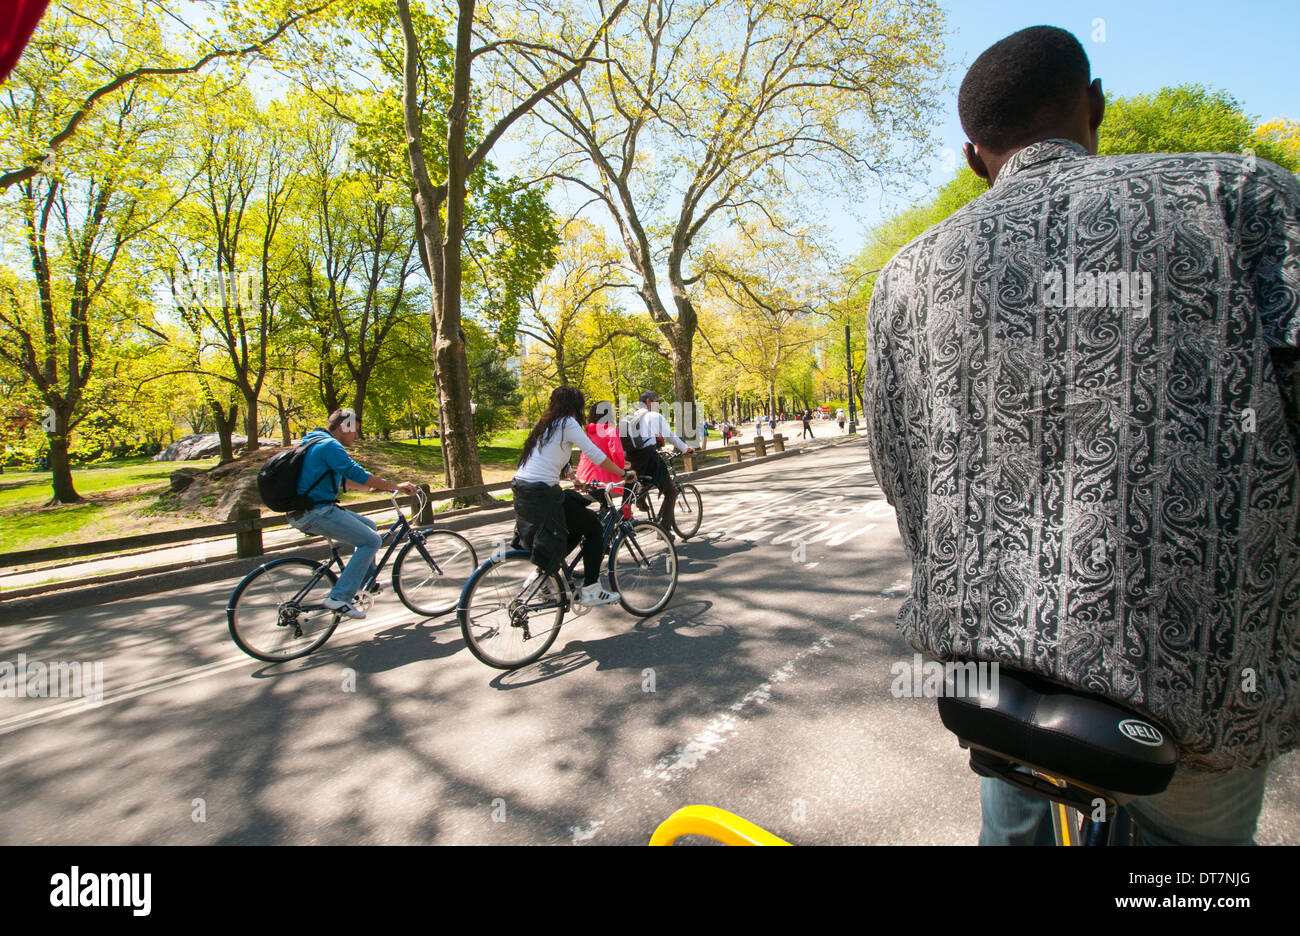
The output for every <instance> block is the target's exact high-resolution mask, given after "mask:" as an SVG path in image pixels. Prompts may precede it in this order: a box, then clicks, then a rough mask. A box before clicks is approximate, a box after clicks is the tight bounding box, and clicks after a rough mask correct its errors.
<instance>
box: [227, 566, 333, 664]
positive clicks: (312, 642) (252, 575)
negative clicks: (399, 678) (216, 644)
mask: <svg viewBox="0 0 1300 936" xmlns="http://www.w3.org/2000/svg"><path fill="white" fill-rule="evenodd" d="M313 578H314V579H315V581H313ZM337 581H338V576H337V575H335V573H334V570H333V569H331V568H330V567H329V565H328V564H327V563H324V562H314V561H312V560H311V559H301V558H298V559H294V558H290V559H273V560H272V561H270V562H268V563H265V564H264V565H260V566H258V567H257V568H256V569H254V570H253V571H252V572H249V573H248V574H247V575H246V576H244V578H243V580H242V581H241V582H240V583H239V584H238V585H236V586H235V590H234V592H232V593H231V595H230V603H229V604H228V605H227V606H226V620H227V623H228V624H229V626H230V636H231V638H232V639H233V640H234V641H235V646H237V647H238V648H239V649H240V650H242V651H244V652H245V653H247V654H248V655H249V656H251V657H253V659H255V660H261V661H262V662H264V663H284V662H287V661H289V660H296V659H298V658H299V657H304V656H306V655H307V654H309V653H311V652H313V651H314V650H317V649H319V648H320V647H321V646H322V645H323V644H324V643H325V641H327V640H329V639H330V635H331V634H333V633H334V628H336V627H337V626H338V623H339V616H338V613H337V612H335V611H331V610H329V609H328V608H325V607H324V606H323V605H321V604H320V602H321V601H322V600H323V599H324V598H325V597H327V596H328V595H329V592H330V589H331V588H333V587H334V584H335V583H336V582H337ZM309 584H310V585H311V590H310V592H309V593H308V594H307V596H306V598H307V601H306V604H307V607H306V608H303V607H302V604H303V601H302V600H301V599H299V600H298V601H297V602H296V603H295V602H293V601H292V599H293V597H294V596H295V595H296V594H297V593H298V592H299V591H301V590H302V589H303V588H306V587H307V586H308V585H309ZM295 604H296V605H297V607H294V605H295Z"/></svg>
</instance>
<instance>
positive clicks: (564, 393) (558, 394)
mask: <svg viewBox="0 0 1300 936" xmlns="http://www.w3.org/2000/svg"><path fill="white" fill-rule="evenodd" d="M586 408H587V400H586V398H585V397H584V396H583V395H582V391H581V390H579V389H578V388H577V387H567V386H565V387H556V388H555V389H554V390H552V391H551V402H550V404H549V405H548V406H547V407H546V412H545V413H543V414H542V418H541V420H540V421H539V422H538V423H537V425H536V426H533V431H532V432H530V433H529V434H528V439H527V440H526V441H525V442H524V450H523V453H522V454H521V455H520V456H519V461H518V462H516V463H515V467H516V468H518V467H520V466H521V465H523V463H524V462H526V461H528V456H529V455H531V454H533V449H535V448H536V447H537V446H538V445H541V444H542V443H544V442H545V441H546V440H547V439H548V438H549V437H550V435H551V431H552V430H554V429H555V426H556V424H557V423H562V422H564V420H565V419H566V418H567V417H569V416H572V417H573V418H574V419H575V420H577V419H582V415H583V413H582V411H583V410H584V409H586Z"/></svg>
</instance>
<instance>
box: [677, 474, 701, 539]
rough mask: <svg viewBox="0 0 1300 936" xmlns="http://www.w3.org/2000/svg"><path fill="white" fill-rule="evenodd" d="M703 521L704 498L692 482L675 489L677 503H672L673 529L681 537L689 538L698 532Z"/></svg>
mask: <svg viewBox="0 0 1300 936" xmlns="http://www.w3.org/2000/svg"><path fill="white" fill-rule="evenodd" d="M703 521H704V500H703V498H701V497H700V489H699V488H697V487H696V486H695V485H693V484H683V485H682V486H681V487H680V488H678V490H677V503H676V504H674V505H673V529H674V530H676V531H677V535H678V536H680V537H681V538H682V539H690V538H691V537H692V536H694V535H695V534H696V533H698V532H700V524H701V523H702V522H703Z"/></svg>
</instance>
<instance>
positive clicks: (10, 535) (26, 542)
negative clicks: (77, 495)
mask: <svg viewBox="0 0 1300 936" xmlns="http://www.w3.org/2000/svg"><path fill="white" fill-rule="evenodd" d="M103 513H104V506H103V505H102V504H96V503H94V502H90V501H88V502H86V503H83V504H68V505H66V506H60V507H52V508H49V509H47V510H39V511H33V512H32V513H28V514H23V515H21V516H18V517H6V518H4V521H3V523H4V533H3V534H0V552H14V551H17V550H20V549H39V548H40V547H42V546H45V545H48V544H49V542H50V540H52V539H54V538H56V537H66V536H67V535H68V534H73V533H85V534H86V535H81V536H76V537H73V539H74V540H89V539H93V538H94V537H93V536H91V535H89V531H87V529H86V528H87V527H90V526H91V525H92V524H93V523H94V522H95V521H96V520H98V519H99V518H100V517H101V515H102V514H103Z"/></svg>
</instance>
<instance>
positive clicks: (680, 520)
mask: <svg viewBox="0 0 1300 936" xmlns="http://www.w3.org/2000/svg"><path fill="white" fill-rule="evenodd" d="M659 457H660V458H662V459H663V462H664V466H665V467H666V468H667V469H668V477H669V479H670V480H671V481H672V484H673V486H674V487H676V488H677V503H676V505H674V508H673V529H674V530H676V531H677V535H678V536H680V537H681V538H682V539H684V540H685V539H690V538H691V537H692V536H694V535H695V534H696V533H698V532H700V523H701V522H703V520H704V501H703V499H702V498H701V497H700V489H699V488H697V487H696V486H695V485H693V484H682V483H680V482H679V481H678V480H677V470H676V469H675V468H674V467H673V462H675V461H676V460H677V459H678V458H680V457H681V453H680V452H672V453H671V454H667V455H665V454H663V453H660V455H659ZM641 481H642V483H643V484H645V482H646V481H648V479H647V478H646V477H645V476H644V475H643V476H642V478H641ZM663 500H664V498H663V495H662V494H660V493H659V489H658V488H656V487H650V486H648V485H647V486H645V487H643V488H642V493H641V494H640V496H639V497H638V498H637V506H638V507H640V508H641V509H642V510H644V511H645V512H646V519H647V520H649V521H650V522H652V523H657V524H659V525H660V526H663V525H664V523H663V512H664V504H663Z"/></svg>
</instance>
